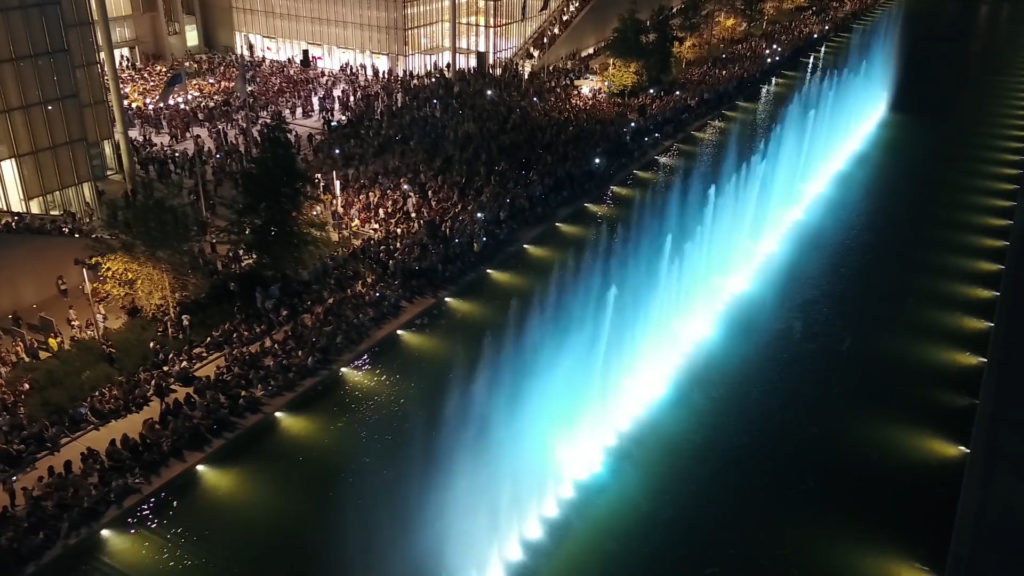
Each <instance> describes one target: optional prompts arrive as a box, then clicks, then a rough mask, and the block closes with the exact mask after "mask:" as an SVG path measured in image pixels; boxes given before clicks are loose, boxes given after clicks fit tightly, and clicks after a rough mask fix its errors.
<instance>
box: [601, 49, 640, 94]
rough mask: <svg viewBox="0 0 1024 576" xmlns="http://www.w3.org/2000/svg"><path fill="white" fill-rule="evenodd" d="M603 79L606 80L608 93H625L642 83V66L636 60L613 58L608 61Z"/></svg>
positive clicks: (634, 89) (632, 90) (637, 87)
mask: <svg viewBox="0 0 1024 576" xmlns="http://www.w3.org/2000/svg"><path fill="white" fill-rule="evenodd" d="M603 79H604V81H605V82H607V85H608V92H609V93H611V94H619V95H626V94H629V93H631V92H634V91H636V90H637V89H639V88H640V87H642V86H643V85H644V68H643V65H641V64H640V62H637V61H636V60H620V59H618V58H613V59H612V60H611V61H610V62H609V63H608V69H607V70H606V71H605V73H604V76H603Z"/></svg>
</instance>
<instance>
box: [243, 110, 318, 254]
mask: <svg viewBox="0 0 1024 576" xmlns="http://www.w3.org/2000/svg"><path fill="white" fill-rule="evenodd" d="M308 180H309V177H308V175H307V174H306V172H305V171H304V170H303V168H302V165H301V164H300V163H299V156H298V154H296V152H295V148H294V146H293V144H292V141H291V138H289V136H288V129H287V128H286V126H285V122H284V117H283V116H281V115H280V114H278V115H276V116H275V117H274V118H273V119H272V120H271V121H270V122H269V123H268V124H265V125H264V126H263V127H262V128H261V129H260V147H259V149H258V151H257V153H256V154H255V155H254V156H253V158H252V160H251V162H250V164H249V166H248V167H247V168H246V170H245V171H244V172H243V173H242V188H241V190H239V191H238V196H239V198H238V204H237V206H236V207H235V210H234V218H233V221H232V223H231V228H232V230H233V232H234V235H235V237H236V238H237V239H238V241H239V242H240V243H241V245H242V246H243V247H244V248H245V249H246V250H247V251H249V252H251V253H252V254H253V255H254V256H255V259H256V267H257V268H259V269H261V270H263V271H268V272H284V271H286V270H291V269H296V268H298V269H303V268H306V267H307V266H309V265H310V264H311V263H312V262H314V261H315V259H316V258H318V257H319V256H320V255H321V254H322V253H323V252H324V250H325V249H326V246H327V239H328V236H327V234H326V223H325V222H324V221H323V220H321V219H319V218H316V217H315V216H313V215H312V214H311V213H310V211H309V209H308V208H309V204H310V202H311V201H312V200H314V198H313V196H312V195H310V194H307V189H306V184H307V182H308Z"/></svg>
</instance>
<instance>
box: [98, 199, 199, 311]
mask: <svg viewBox="0 0 1024 576" xmlns="http://www.w3.org/2000/svg"><path fill="white" fill-rule="evenodd" d="M104 213H105V214H106V219H105V222H104V224H105V226H106V228H107V229H108V230H110V231H111V232H113V233H114V234H113V237H112V238H97V239H94V240H93V249H94V250H95V251H96V252H97V253H99V254H102V255H103V256H101V257H100V258H99V259H97V261H96V262H95V263H96V264H99V265H100V266H101V267H102V268H103V270H102V272H101V275H103V276H104V278H103V280H104V281H105V286H104V287H103V289H104V290H105V291H106V292H107V293H109V294H111V295H113V296H115V297H117V298H119V299H122V301H124V300H125V299H126V298H128V297H135V298H136V300H137V301H138V302H139V304H140V305H142V307H143V308H144V309H145V310H146V312H147V313H148V314H153V313H156V311H159V313H166V312H167V310H168V307H169V306H171V307H173V306H174V305H175V304H176V303H177V301H178V300H179V299H181V298H183V297H185V298H187V297H191V296H194V295H196V294H198V293H200V292H201V291H202V288H203V286H204V285H205V280H206V278H205V276H204V275H203V274H202V266H200V262H199V260H198V256H197V255H196V250H195V247H196V246H197V245H198V243H199V241H200V239H201V233H200V230H199V222H198V221H197V220H196V218H195V216H194V215H193V214H192V211H191V210H190V208H189V207H188V206H187V205H185V203H184V202H183V201H181V200H178V199H175V197H174V196H171V195H169V194H166V193H164V192H159V193H158V192H157V191H155V190H154V189H153V185H152V183H151V182H149V181H146V182H145V183H144V185H142V186H141V187H140V188H139V191H138V194H137V195H136V197H135V199H134V201H132V202H130V203H125V202H123V201H122V200H120V199H112V200H111V201H109V202H108V204H107V207H106V210H105V211H104ZM168 289H169V290H168Z"/></svg>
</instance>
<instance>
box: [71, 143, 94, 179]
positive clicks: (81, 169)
mask: <svg viewBox="0 0 1024 576" xmlns="http://www.w3.org/2000/svg"><path fill="white" fill-rule="evenodd" d="M71 161H72V164H73V165H74V168H75V180H77V181H79V182H84V181H86V180H88V179H89V177H90V174H89V153H88V152H87V151H86V148H85V143H84V142H76V143H73V144H72V145H71Z"/></svg>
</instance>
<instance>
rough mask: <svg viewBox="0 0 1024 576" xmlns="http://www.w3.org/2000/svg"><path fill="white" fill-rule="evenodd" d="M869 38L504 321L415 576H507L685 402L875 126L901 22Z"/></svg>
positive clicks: (462, 409) (644, 202) (474, 381)
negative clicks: (724, 324)
mask: <svg viewBox="0 0 1024 576" xmlns="http://www.w3.org/2000/svg"><path fill="white" fill-rule="evenodd" d="M873 20H874V21H873V22H872V23H870V24H869V25H866V26H858V27H855V28H854V29H853V31H852V33H851V34H850V36H849V38H848V43H847V47H846V50H845V58H844V59H843V61H842V62H841V63H837V64H835V65H834V66H831V67H828V68H821V69H819V70H818V71H817V72H816V73H815V74H813V75H810V74H808V76H807V78H806V80H805V82H804V83H803V86H802V87H801V88H800V89H799V91H798V92H797V93H796V95H795V96H794V97H793V99H792V100H791V102H790V103H789V105H788V106H787V108H786V110H785V112H784V113H783V115H782V117H781V120H780V121H779V122H778V123H777V124H776V126H775V127H774V129H773V130H771V132H770V133H769V134H768V135H767V136H766V137H765V138H764V140H763V141H762V142H761V143H760V144H758V146H757V148H756V150H755V152H754V153H753V154H752V155H751V156H749V157H748V158H747V159H746V161H743V162H740V160H739V156H740V154H741V148H742V147H741V146H740V145H739V143H737V142H732V143H730V144H729V145H728V146H727V148H726V151H725V158H726V160H725V161H724V162H723V163H722V164H721V166H720V167H719V168H718V169H717V170H716V173H715V175H714V176H713V177H712V178H688V179H687V180H686V181H679V182H675V183H674V184H673V185H671V186H669V187H668V188H667V190H666V191H665V193H663V194H649V195H645V196H644V197H643V198H642V199H640V200H639V201H638V203H637V206H636V209H635V210H633V211H632V216H631V220H630V221H629V222H628V223H625V224H624V225H622V226H619V227H618V228H617V229H616V230H615V232H614V234H613V233H612V232H610V231H608V230H606V229H601V230H596V231H595V232H596V233H595V236H596V238H595V239H594V240H593V241H591V242H589V243H588V244H587V245H586V246H585V248H584V249H583V250H582V251H581V252H580V253H579V254H578V255H576V256H575V257H572V258H569V259H568V261H567V262H566V263H564V264H563V265H560V266H559V267H558V268H557V269H556V270H555V272H554V273H553V274H552V275H551V279H550V283H549V285H548V286H546V287H545V288H544V289H542V290H540V291H539V293H538V294H537V295H536V296H535V297H534V298H533V299H532V300H531V301H530V302H529V303H528V304H527V305H525V306H522V307H516V306H513V309H512V311H511V312H510V316H509V319H508V322H506V323H505V329H504V332H503V333H501V334H493V335H491V336H490V337H489V339H488V341H487V342H486V343H485V346H484V351H483V354H482V356H481V359H480V361H479V363H478V365H477V367H476V369H475V371H474V372H473V373H472V374H471V375H470V376H469V380H470V381H469V382H467V383H465V386H462V387H461V388H462V389H463V390H464V392H463V393H461V394H458V395H456V396H454V397H453V398H452V400H451V401H450V403H449V405H448V406H447V407H446V412H445V415H444V417H443V425H442V429H441V432H440V434H439V436H438V438H437V443H436V450H435V451H434V452H435V453H434V454H432V457H431V458H430V460H431V461H432V462H433V463H434V464H433V465H432V466H431V467H430V469H429V472H428V474H427V478H426V479H425V481H426V485H425V486H424V489H425V490H424V492H423V494H425V498H424V500H423V505H424V507H425V511H424V514H423V520H422V522H423V525H422V535H423V536H422V538H423V541H424V542H423V544H424V546H423V549H425V550H429V551H430V552H429V558H425V559H424V561H425V562H428V563H429V565H430V568H431V570H429V572H430V573H434V574H444V575H452V576H502V575H504V574H506V573H507V572H508V571H509V569H510V566H511V565H512V564H514V563H516V562H519V561H521V560H522V559H523V558H524V556H525V548H524V547H525V546H526V543H527V542H530V541H533V540H539V539H541V538H543V537H544V533H545V529H546V527H548V526H549V525H550V522H552V520H553V519H555V518H557V517H558V516H559V515H560V514H562V513H563V511H564V510H565V509H566V507H567V506H568V504H569V502H570V500H571V499H572V498H573V497H574V495H575V494H576V491H577V489H578V487H579V483H581V482H583V481H585V480H587V479H588V478H590V477H592V476H593V475H594V474H596V473H597V472H599V471H600V470H601V469H602V467H603V465H604V463H605V459H606V458H607V457H608V454H609V451H610V449H611V448H613V447H614V446H615V445H616V444H617V443H618V442H619V441H620V440H621V439H622V437H623V435H624V434H625V433H627V432H628V431H629V430H630V429H631V428H633V427H634V426H635V425H636V423H637V422H638V420H640V419H641V418H643V416H644V415H645V414H646V413H647V412H648V411H649V410H650V409H651V408H652V406H653V405H654V404H655V403H657V402H658V401H659V399H661V398H662V397H664V396H665V395H666V394H667V393H668V392H669V391H670V389H671V387H672V386H673V385H674V384H676V383H678V382H681V383H682V385H685V379H682V380H680V375H681V374H682V372H683V370H684V368H685V367H686V364H687V360H688V359H689V358H690V357H691V356H692V354H693V353H694V352H695V351H696V350H697V348H698V347H699V346H700V345H701V344H702V343H704V342H705V341H706V340H707V339H708V338H709V336H711V335H712V334H713V333H714V332H715V330H716V326H717V325H718V324H719V321H720V318H721V317H722V315H723V313H724V312H725V311H726V309H727V308H728V307H729V304H730V303H731V302H732V301H733V300H734V299H735V298H736V297H737V296H738V295H739V294H741V293H743V292H744V291H745V290H747V289H748V288H749V287H751V286H752V285H753V284H754V283H755V282H756V281H757V279H758V274H759V271H761V269H762V268H763V266H764V264H765V263H766V261H768V260H769V259H770V257H771V256H772V255H773V254H774V253H776V251H777V250H778V249H779V248H780V246H782V245H783V243H784V242H785V241H786V236H787V233H788V232H789V231H790V229H791V228H792V227H793V225H794V224H796V223H797V222H799V221H800V219H801V218H802V217H803V216H804V214H805V212H806V210H807V208H808V207H809V205H810V204H811V203H812V202H814V201H815V199H816V198H818V197H819V196H820V195H821V194H822V193H823V192H825V191H826V190H827V189H828V188H829V186H830V184H831V183H832V181H833V180H834V178H835V176H836V175H837V174H838V173H839V172H840V171H842V170H843V169H844V167H846V166H847V165H849V164H850V163H851V161H852V160H853V159H854V158H855V156H856V154H857V152H858V150H859V149H860V148H861V147H862V146H863V145H865V143H866V142H867V141H868V140H869V139H870V138H871V135H872V133H873V132H874V131H875V130H876V128H877V127H878V126H879V124H880V123H881V122H882V120H883V118H884V117H885V115H886V112H887V110H888V107H889V102H890V96H891V94H892V92H893V89H894V83H895V66H896V61H897V56H896V54H897V50H898V35H899V26H900V10H899V8H897V7H887V8H885V9H883V10H880V11H879V12H878V14H877V15H876V18H874V19H873ZM814 64H817V65H818V66H819V68H820V67H821V62H820V59H819V61H818V62H817V63H812V65H814ZM709 182H710V184H709Z"/></svg>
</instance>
